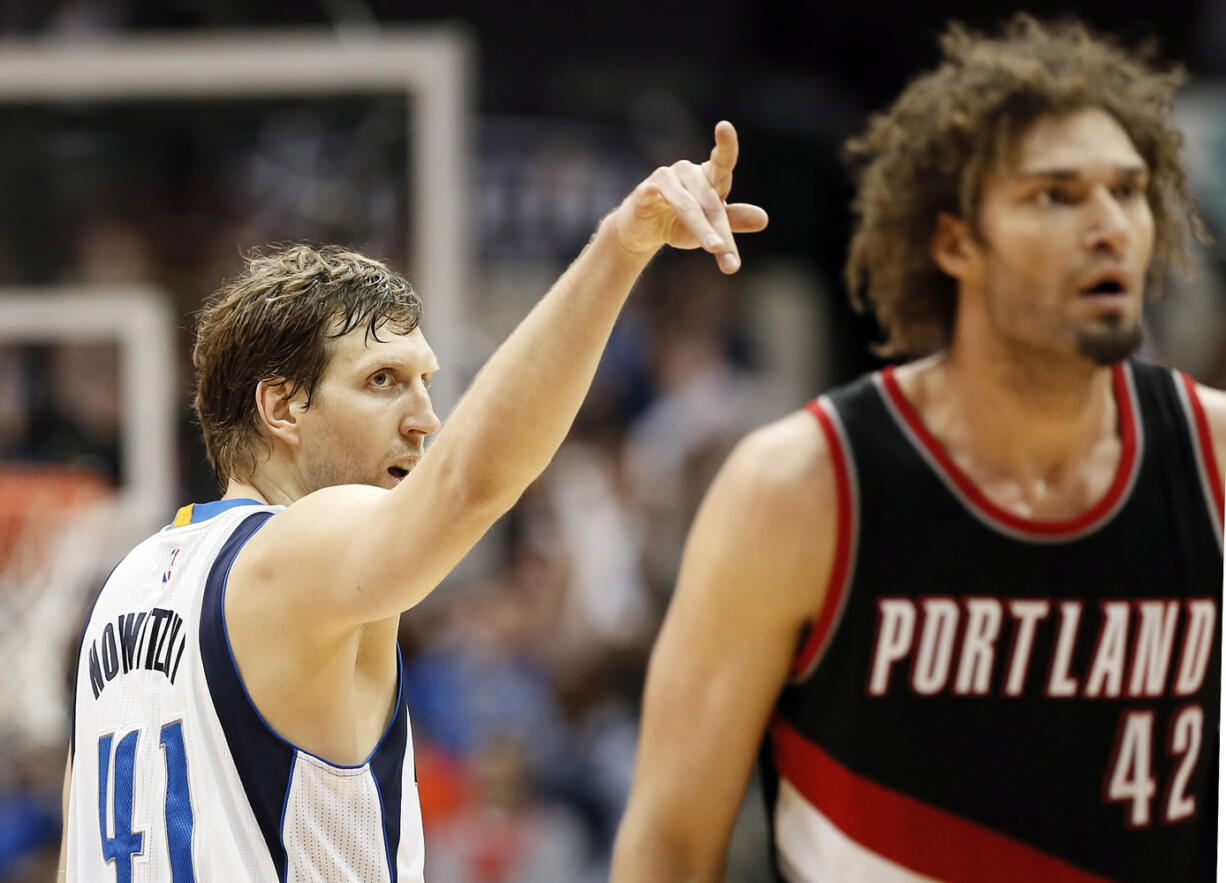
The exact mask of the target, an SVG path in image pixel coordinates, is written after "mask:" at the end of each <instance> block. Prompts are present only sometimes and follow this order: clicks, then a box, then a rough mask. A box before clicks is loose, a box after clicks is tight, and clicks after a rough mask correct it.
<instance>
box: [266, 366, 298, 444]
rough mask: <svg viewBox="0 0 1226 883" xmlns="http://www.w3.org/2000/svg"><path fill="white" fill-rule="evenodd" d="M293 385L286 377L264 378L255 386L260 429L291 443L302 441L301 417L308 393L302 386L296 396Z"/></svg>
mask: <svg viewBox="0 0 1226 883" xmlns="http://www.w3.org/2000/svg"><path fill="white" fill-rule="evenodd" d="M292 387H293V384H292V383H290V382H289V381H288V380H285V379H283V378H280V377H278V378H274V379H272V380H261V381H260V382H259V383H257V384H256V387H255V410H256V415H257V418H256V419H257V422H258V424H259V426H260V428H261V429H262V430H263V431H264V432H266V433H268V435H270V436H271V437H273V438H276V439H280V440H281V441H283V442H285V443H286V444H289V445H297V444H298V443H299V441H300V435H299V432H300V429H301V424H300V422H299V416H300V415H301V413H302V411H303V410H304V409H303V405H302V403H303V401H304V400H305V397H306V394H305V392H304V391H303V390H302V389H299V390H298V391H297V392H296V393H295V394H294V395H293V397H290V396H289V391H290V389H291V388H292Z"/></svg>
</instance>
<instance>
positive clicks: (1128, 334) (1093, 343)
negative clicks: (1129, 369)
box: [1076, 320, 1145, 366]
mask: <svg viewBox="0 0 1226 883" xmlns="http://www.w3.org/2000/svg"><path fill="white" fill-rule="evenodd" d="M1144 338H1145V334H1144V332H1143V331H1142V329H1141V322H1140V320H1137V321H1135V322H1131V323H1128V324H1124V323H1123V322H1122V321H1111V322H1100V323H1096V324H1094V325H1093V326H1091V327H1088V328H1078V329H1077V332H1076V344H1077V352H1078V353H1079V354H1080V355H1082V356H1084V357H1085V358H1087V359H1089V360H1090V361H1092V362H1094V363H1095V364H1096V365H1100V366H1107V365H1114V364H1115V363H1116V362H1122V361H1124V359H1127V358H1128V357H1129V356H1131V355H1132V354H1133V353H1135V352H1136V351H1137V350H1138V349H1140V348H1141V342H1142V341H1143V340H1144Z"/></svg>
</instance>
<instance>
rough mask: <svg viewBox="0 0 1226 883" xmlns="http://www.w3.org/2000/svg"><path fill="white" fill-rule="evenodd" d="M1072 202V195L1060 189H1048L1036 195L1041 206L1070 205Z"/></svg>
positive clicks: (1036, 200) (1036, 199)
mask: <svg viewBox="0 0 1226 883" xmlns="http://www.w3.org/2000/svg"><path fill="white" fill-rule="evenodd" d="M1072 201H1073V199H1072V197H1071V196H1070V194H1069V193H1068V192H1066V191H1065V190H1062V189H1061V188H1059V187H1048V188H1045V189H1043V190H1040V191H1039V192H1038V193H1036V194H1035V202H1037V203H1038V204H1039V205H1069V204H1070V203H1072Z"/></svg>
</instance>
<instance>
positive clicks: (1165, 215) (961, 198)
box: [845, 14, 1205, 356]
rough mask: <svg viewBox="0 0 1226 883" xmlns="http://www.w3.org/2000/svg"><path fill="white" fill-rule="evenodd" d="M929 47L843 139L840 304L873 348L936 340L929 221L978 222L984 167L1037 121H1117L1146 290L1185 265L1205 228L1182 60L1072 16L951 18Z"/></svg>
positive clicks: (921, 350)
mask: <svg viewBox="0 0 1226 883" xmlns="http://www.w3.org/2000/svg"><path fill="white" fill-rule="evenodd" d="M940 45H941V49H942V51H943V54H944V59H943V61H942V62H941V64H940V65H939V66H938V67H937V68H936V69H935V70H933V71H931V72H929V73H926V74H923V75H921V76H919V77H917V78H916V79H914V80H913V81H912V82H911V83H910V84H909V85H908V86H907V87H906V88H905V89H904V90H903V92H902V94H901V95H899V97H898V99H897V100H896V101H895V102H894V104H893V106H892V107H890V108H889V109H888V110H886V111H885V112H884V113H879V114H876V115H874V116H873V117H872V118H871V119H870V120H869V124H868V129H867V131H866V132H865V133H864V134H863V135H860V136H859V137H856V138H853V139H851V140H850V141H848V142H847V145H846V148H845V149H846V153H847V156H848V158H849V159H850V160H851V161H852V163H853V165H854V166H855V167H857V168H858V172H857V178H858V181H857V184H858V187H857V195H856V198H855V200H854V202H853V203H852V211H853V213H854V215H855V232H854V233H853V236H852V240H851V247H850V251H849V254H848V258H847V266H846V268H845V274H846V276H845V278H846V282H847V286H848V290H849V293H850V295H851V298H852V302H853V303H854V304H855V305H856V306H857V307H858V308H859V309H866V308H868V307H871V308H872V309H873V311H874V313H875V315H876V317H877V321H878V323H879V324H880V325H881V327H882V329H883V330H884V332H885V334H886V338H885V341H884V342H883V343H882V344H881V345H880V346H879V347H878V348H877V350H878V352H879V353H880V354H881V355H883V356H915V355H924V354H927V353H931V352H934V351H936V350H938V349H940V348H942V347H944V346H946V345H947V344H948V342H949V339H950V335H951V333H952V330H953V319H954V310H955V307H956V302H957V286H956V283H955V282H954V280H953V279H951V278H950V277H948V276H946V275H945V274H944V273H942V272H941V270H940V269H939V268H938V267H937V266H936V264H935V263H934V262H933V260H932V258H931V256H930V252H929V245H930V242H931V239H932V236H933V233H934V232H935V230H936V223H937V216H938V214H939V213H941V212H948V213H950V214H952V215H954V216H956V217H960V218H962V219H963V220H966V221H967V222H968V223H969V224H970V225H971V228H972V230H977V227H976V218H977V214H978V210H979V204H980V199H981V197H982V192H983V186H984V181H985V179H986V177H987V175H988V174H989V173H990V172H991V171H992V170H993V169H994V168H996V166H997V164H998V163H1000V162H1002V161H1007V160H1008V158H1009V156H1008V151H1009V150H1010V149H1011V148H1012V147H1013V146H1014V145H1015V144H1016V141H1017V139H1018V137H1019V136H1021V135H1022V134H1023V133H1024V132H1025V130H1026V129H1027V128H1028V127H1029V126H1030V125H1031V124H1033V123H1034V122H1035V121H1036V120H1037V119H1038V118H1040V117H1042V116H1047V115H1051V114H1056V115H1059V114H1063V113H1069V112H1073V111H1077V110H1081V109H1085V108H1091V107H1093V108H1101V109H1102V110H1105V111H1106V112H1107V113H1109V114H1111V116H1112V117H1114V118H1115V120H1116V121H1117V122H1119V124H1120V126H1121V127H1122V128H1123V129H1124V131H1125V132H1126V133H1127V134H1128V136H1129V138H1131V139H1132V143H1133V145H1134V146H1135V147H1136V149H1137V152H1138V153H1139V154H1140V155H1141V157H1142V158H1143V159H1144V160H1145V162H1146V164H1147V165H1148V167H1149V173H1150V177H1149V186H1148V190H1147V194H1146V196H1147V199H1148V201H1149V205H1150V209H1151V211H1152V212H1153V216H1154V228H1155V241H1154V252H1153V260H1152V262H1151V264H1150V270H1149V278H1148V279H1147V282H1148V283H1149V285H1150V290H1151V291H1155V290H1157V288H1158V283H1159V282H1160V280H1161V278H1162V277H1164V276H1165V275H1166V273H1167V272H1168V271H1169V270H1170V269H1171V268H1172V267H1186V266H1187V265H1188V252H1187V239H1188V235H1189V233H1191V234H1192V235H1194V236H1196V237H1197V238H1202V239H1203V238H1204V237H1205V232H1204V226H1203V224H1202V223H1201V220H1200V217H1199V215H1198V214H1197V211H1196V206H1195V204H1194V203H1193V201H1192V198H1191V196H1190V194H1189V192H1188V186H1187V181H1186V178H1185V174H1184V169H1183V166H1182V164H1181V162H1180V158H1179V151H1180V148H1181V147H1182V144H1183V136H1182V134H1181V133H1180V132H1179V130H1178V129H1177V128H1176V127H1175V124H1174V122H1173V119H1172V100H1173V96H1174V92H1175V89H1176V87H1177V86H1179V85H1180V84H1181V83H1182V82H1183V79H1184V73H1183V70H1182V68H1180V67H1178V66H1173V67H1166V68H1161V67H1159V66H1158V65H1157V63H1156V60H1155V59H1156V56H1157V53H1156V49H1155V47H1154V46H1153V45H1152V44H1147V45H1145V46H1142V47H1139V48H1138V49H1136V50H1134V51H1131V52H1129V51H1126V50H1125V49H1123V48H1121V47H1120V46H1119V45H1118V44H1117V43H1116V42H1114V41H1113V40H1112V39H1110V38H1107V37H1104V36H1100V35H1096V34H1094V33H1092V32H1091V31H1090V30H1089V29H1087V28H1086V26H1085V25H1083V24H1081V23H1080V22H1076V21H1062V22H1056V23H1041V22H1039V21H1037V20H1035V19H1034V18H1032V17H1031V16H1029V15H1025V14H1018V15H1016V16H1014V17H1013V19H1012V20H1010V21H1009V22H1008V23H1007V24H1006V25H1005V27H1004V29H1003V31H1002V33H1001V34H1000V36H996V37H992V36H987V35H984V34H979V33H974V32H972V31H969V30H968V29H966V28H965V27H964V26H962V25H961V24H958V23H953V24H951V25H950V26H949V28H948V29H947V31H946V32H945V34H944V35H943V36H942V38H941V43H940Z"/></svg>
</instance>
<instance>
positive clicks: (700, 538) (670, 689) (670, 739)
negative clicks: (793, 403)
mask: <svg viewBox="0 0 1226 883" xmlns="http://www.w3.org/2000/svg"><path fill="white" fill-rule="evenodd" d="M789 419H791V418H789ZM805 420H808V421H810V423H811V420H812V418H809V417H802V418H801V419H800V420H797V421H796V422H794V423H792V424H790V425H788V426H786V427H785V428H783V429H776V430H774V436H773V437H772V436H771V435H770V434H769V433H768V435H767V437H766V438H754V437H751V439H749V440H748V441H747V442H745V443H743V444H742V446H741V447H740V448H739V449H738V451H737V452H736V453H734V455H733V457H732V458H731V459H730V461H729V463H728V464H726V465H725V467H724V469H723V470H722V471H721V473H720V476H719V477H718V478H717V480H716V482H715V484H714V486H713V487H712V489H711V491H710V493H709V494H708V496H707V499H706V500H705V501H704V503H703V505H702V507H701V509H700V511H699V515H698V517H697V519H696V521H695V524H694V527H693V530H692V531H691V534H690V538H689V540H688V542H687V545H686V552H685V556H684V559H683V562H682V569H681V576H680V579H679V581H678V585H677V590H676V593H675V595H674V597H673V601H672V604H671V605H670V608H669V612H668V615H667V617H666V619H665V622H664V625H663V628H662V629H661V633H660V636H659V639H658V641H657V644H656V648H655V650H654V652H653V654H652V659H651V663H650V667H649V672H648V681H647V688H646V692H645V696H644V707H643V725H642V734H641V740H640V753H639V759H638V766H637V768H636V773H635V785H634V794H633V796H632V799H631V806H630V811H629V813H628V816H627V822H626V825H627V831H626V836H625V841H626V842H625V843H624V844H623V846H624V848H625V849H627V850H634V849H635V848H638V847H636V846H635V845H634V841H635V840H636V839H639V835H638V834H636V833H635V829H636V828H638V829H639V831H640V833H641V832H646V831H647V830H654V831H655V832H657V833H653V834H650V835H646V837H648V838H658V839H659V840H663V841H665V843H664V844H663V846H662V847H661V848H663V849H665V850H669V851H672V852H674V853H677V854H678V855H677V858H678V860H679V861H681V862H682V865H681V866H682V867H686V868H687V869H689V868H694V869H698V868H703V869H708V870H709V869H710V868H712V867H714V864H718V863H719V862H722V858H723V852H724V847H725V844H726V842H727V838H728V834H729V832H730V830H731V827H732V823H733V819H734V817H735V814H736V811H737V808H738V807H739V805H740V802H741V798H742V796H743V794H744V790H745V786H746V782H747V781H748V778H749V774H750V772H751V770H752V766H753V762H754V759H755V757H756V756H757V751H758V747H759V745H760V742H761V739H762V733H763V731H764V729H765V727H766V723H767V719H768V717H769V714H770V711H771V708H772V707H773V705H774V703H775V701H776V698H777V696H778V693H779V690H780V688H781V687H782V685H783V683H784V681H785V679H786V677H787V674H788V670H789V667H790V665H791V661H792V658H793V654H794V652H795V649H796V646H797V642H798V639H799V636H800V634H801V631H802V629H803V627H804V624H805V622H806V621H807V620H808V619H810V618H811V617H812V616H813V615H814V613H815V610H816V608H817V606H818V604H819V601H820V594H821V589H822V582H823V579H824V574H825V571H826V570H827V569H828V567H827V565H826V560H827V559H828V558H829V555H830V550H831V549H832V547H833V544H832V542H827V541H826V540H825V538H824V537H825V534H826V533H828V532H829V531H828V530H827V525H826V521H827V520H828V518H829V515H830V513H829V512H828V509H827V508H826V498H827V497H828V496H829V495H828V494H826V493H824V492H823V487H822V485H823V481H824V480H823V477H822V475H821V468H822V467H821V464H820V463H819V462H818V461H819V460H820V458H819V457H816V456H814V448H815V446H816V441H815V439H814V438H813V436H812V434H811V431H815V430H816V427H815V426H811V425H810V424H809V423H805V422H804V421H805ZM785 423H786V421H785ZM780 437H782V438H784V439H786V440H787V441H788V442H789V444H787V445H784V446H782V449H780V445H779V439H780ZM642 848H644V849H650V848H653V847H651V846H643V847H642ZM625 879H629V878H628V877H627V878H625Z"/></svg>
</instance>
